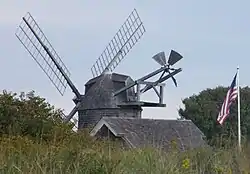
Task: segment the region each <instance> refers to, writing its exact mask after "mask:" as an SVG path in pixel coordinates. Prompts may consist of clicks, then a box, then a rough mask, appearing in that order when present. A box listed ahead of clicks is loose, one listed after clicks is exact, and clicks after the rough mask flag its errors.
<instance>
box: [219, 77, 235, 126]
mask: <svg viewBox="0 0 250 174" xmlns="http://www.w3.org/2000/svg"><path fill="white" fill-rule="evenodd" d="M236 76H237V73H236V74H235V76H234V79H233V81H232V83H231V86H230V88H229V90H228V91H227V95H226V97H225V99H224V102H223V104H222V106H221V110H220V112H219V115H218V118H217V121H218V122H219V123H220V124H223V122H224V121H225V120H226V118H227V117H228V116H229V112H230V106H231V104H232V102H234V100H235V99H236V98H237V96H238V91H237V86H236Z"/></svg>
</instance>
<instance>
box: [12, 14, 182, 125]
mask: <svg viewBox="0 0 250 174" xmlns="http://www.w3.org/2000/svg"><path fill="white" fill-rule="evenodd" d="M144 33H145V28H144V26H143V23H142V21H141V19H140V17H139V15H138V13H137V11H136V10H135V9H134V10H133V11H132V13H131V14H130V15H129V17H128V18H127V19H126V21H125V22H124V24H123V25H122V26H121V28H120V29H119V30H118V32H117V33H116V34H115V36H114V37H113V39H112V40H111V41H110V43H109V44H108V46H107V47H106V48H105V50H104V51H103V52H102V54H101V55H100V57H99V58H98V59H97V61H96V62H95V64H94V65H93V66H92V68H91V71H92V74H93V78H92V79H90V80H89V81H88V82H87V83H86V84H85V93H84V94H81V93H80V92H79V90H78V89H77V88H76V86H75V85H74V83H73V82H72V81H71V79H70V73H69V70H68V69H67V67H66V66H65V65H64V63H63V61H62V60H61V58H60V57H59V55H58V54H57V53H56V51H55V50H54V48H53V47H52V45H51V44H50V42H49V41H48V39H47V38H46V36H45V35H44V33H43V32H42V30H41V28H40V27H39V25H38V24H37V22H36V21H35V20H34V18H33V17H32V16H31V14H30V13H27V15H26V16H24V17H23V18H22V22H21V24H20V25H19V27H18V30H17V32H16V36H17V38H18V39H19V40H20V41H21V43H22V44H23V46H24V47H25V48H26V50H27V51H28V52H29V53H30V55H31V56H32V57H33V58H34V60H35V61H36V62H37V63H38V65H39V66H40V67H41V68H42V70H43V71H44V72H45V74H46V75H47V76H48V77H49V79H50V80H51V82H52V83H53V84H54V86H55V87H56V88H57V90H58V91H59V93H60V94H61V95H63V94H64V92H65V90H66V87H67V86H69V87H70V88H71V90H72V92H73V93H74V95H75V97H74V99H73V101H74V103H75V107H74V108H73V109H72V111H71V112H70V113H69V114H68V115H67V116H66V117H65V118H64V121H66V122H67V121H69V120H71V118H72V117H73V116H74V115H75V113H77V112H78V117H79V118H78V128H85V127H92V126H94V125H95V124H96V123H97V122H98V121H99V120H100V119H101V118H102V117H131V118H141V111H142V107H165V106H166V105H165V104H164V103H163V87H164V83H163V82H164V81H165V80H167V79H169V78H172V79H173V80H174V82H175V84H176V80H175V79H174V77H173V76H174V75H176V74H177V73H179V72H181V68H179V69H174V68H171V67H170V66H172V65H173V64H175V63H176V62H177V61H179V60H180V59H181V58H182V56H181V55H180V54H179V53H177V52H175V51H173V50H172V51H171V53H170V56H169V60H168V63H167V62H166V58H165V53H164V52H160V53H158V54H157V55H155V56H154V57H153V58H154V59H155V60H156V61H157V62H158V63H159V64H160V65H161V67H160V68H159V69H158V70H156V71H154V72H152V73H149V74H148V75H146V76H144V77H142V78H140V79H138V80H135V81H134V80H133V79H132V78H131V77H130V76H127V75H123V74H117V73H113V71H114V70H115V68H116V67H117V66H118V64H119V63H120V62H121V60H122V59H123V58H124V57H125V56H126V55H127V53H128V52H129V51H130V50H131V49H132V48H133V46H134V45H135V44H136V43H137V42H138V41H139V40H140V38H141V37H142V35H143V34H144ZM159 73H162V74H161V76H160V78H159V79H158V80H157V81H154V82H149V81H146V80H147V79H149V78H151V77H153V76H155V75H157V74H159ZM166 73H167V74H166ZM142 85H145V87H144V88H141V87H142ZM135 87H136V88H135ZM156 87H159V88H160V89H159V90H157V88H156ZM150 89H154V91H155V92H156V94H157V96H158V98H159V101H158V102H155V103H152V102H143V101H141V100H140V96H141V95H142V94H143V93H144V92H146V91H148V90H150Z"/></svg>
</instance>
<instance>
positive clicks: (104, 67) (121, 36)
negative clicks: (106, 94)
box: [91, 9, 146, 77]
mask: <svg viewBox="0 0 250 174" xmlns="http://www.w3.org/2000/svg"><path fill="white" fill-rule="evenodd" d="M145 31H146V30H145V28H144V26H143V23H142V21H141V19H140V17H139V15H138V13H137V11H136V9H134V10H133V11H132V13H131V14H130V15H129V17H128V18H127V19H126V21H125V22H124V24H123V25H122V26H121V28H120V29H119V30H118V32H117V33H116V34H115V36H114V37H113V39H112V40H111V41H110V43H109V44H108V46H107V47H106V48H105V49H104V51H103V52H102V54H101V55H100V57H99V58H98V59H97V61H96V63H95V64H94V65H93V66H92V68H91V71H92V74H93V76H94V77H96V76H99V75H101V74H103V73H104V72H106V71H113V70H114V69H115V68H116V67H117V66H118V64H119V63H120V62H121V61H122V59H123V58H124V57H125V56H126V55H127V54H128V52H129V51H130V50H131V49H132V48H133V47H134V45H135V44H136V43H137V42H138V41H139V40H140V38H141V37H142V35H143V34H144V33H145Z"/></svg>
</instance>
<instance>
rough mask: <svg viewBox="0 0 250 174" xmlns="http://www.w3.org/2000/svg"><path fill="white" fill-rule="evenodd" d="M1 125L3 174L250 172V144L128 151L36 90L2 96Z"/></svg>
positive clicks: (190, 173) (222, 173) (0, 162)
mask: <svg viewBox="0 0 250 174" xmlns="http://www.w3.org/2000/svg"><path fill="white" fill-rule="evenodd" d="M189 104H190V103H189ZM194 108H197V107H194ZM231 119H232V118H231ZM197 120H199V119H198V118H197ZM0 126H1V132H0V173H4V174H12V173H25V174H26V173H27V174H29V173H30V174H33V173H38V174H39V173H41V174H45V173H55V174H57V173H58V174H62V173H91V174H95V173H96V174H102V173H103V174H120V173H121V174H133V173H134V174H140V173H143V174H144V173H156V174H158V173H159V174H160V173H170V174H172V173H173V174H195V173H199V174H200V173H207V174H216V173H218V174H219V173H220V174H224V173H225V174H228V173H229V174H230V173H246V174H247V173H250V165H249V160H250V156H249V154H250V148H249V147H248V146H244V148H243V153H238V151H237V150H235V149H234V148H233V147H231V148H230V149H228V150H225V149H224V150H223V149H219V148H218V149H216V150H212V149H210V148H208V149H196V150H190V151H187V152H182V153H179V152H178V151H177V150H176V149H175V147H174V145H173V149H172V151H171V152H168V153H166V152H162V151H160V150H156V149H150V148H144V149H130V150H128V149H127V150H124V149H121V148H120V146H119V144H117V143H116V142H113V141H112V142H109V141H107V140H105V141H104V140H101V139H98V140H96V139H94V138H93V137H90V136H89V133H88V131H89V130H83V131H79V132H77V133H76V132H73V131H72V127H73V125H71V124H69V125H68V124H65V123H62V122H61V111H60V110H56V109H54V107H53V106H51V105H50V104H48V103H47V102H45V100H44V99H43V98H40V97H38V96H35V95H34V92H31V93H27V94H24V93H21V95H20V96H17V94H15V93H8V92H6V91H4V92H3V94H0Z"/></svg>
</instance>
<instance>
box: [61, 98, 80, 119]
mask: <svg viewBox="0 0 250 174" xmlns="http://www.w3.org/2000/svg"><path fill="white" fill-rule="evenodd" d="M80 106H81V102H78V103H77V104H76V106H75V107H74V108H73V109H72V111H71V112H70V113H69V115H67V116H66V118H65V119H64V122H69V121H70V120H71V118H72V117H73V116H74V115H75V114H76V112H77V111H78V108H79V107H80Z"/></svg>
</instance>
